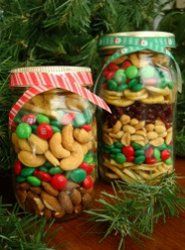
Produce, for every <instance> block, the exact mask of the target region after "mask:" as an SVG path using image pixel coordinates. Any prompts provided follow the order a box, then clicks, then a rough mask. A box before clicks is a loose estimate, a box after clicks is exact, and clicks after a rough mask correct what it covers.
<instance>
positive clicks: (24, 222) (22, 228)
mask: <svg viewBox="0 0 185 250" xmlns="http://www.w3.org/2000/svg"><path fill="white" fill-rule="evenodd" d="M0 216H1V220H0V246H1V249H2V250H5V249H8V250H20V249H24V250H54V249H55V248H54V247H60V249H61V247H62V245H61V243H60V244H58V246H56V245H55V246H53V247H48V246H47V244H46V242H47V239H48V238H53V239H54V237H55V235H56V234H55V235H53V236H51V234H50V232H49V231H48V230H49V229H46V227H47V228H48V226H47V224H46V220H45V219H43V218H42V219H40V218H37V217H36V216H34V217H33V216H31V215H27V214H23V213H20V212H19V210H18V207H17V206H15V207H14V208H12V207H11V206H9V205H4V204H2V201H0ZM51 225H52V222H51V223H50V226H49V228H50V227H51Z"/></svg>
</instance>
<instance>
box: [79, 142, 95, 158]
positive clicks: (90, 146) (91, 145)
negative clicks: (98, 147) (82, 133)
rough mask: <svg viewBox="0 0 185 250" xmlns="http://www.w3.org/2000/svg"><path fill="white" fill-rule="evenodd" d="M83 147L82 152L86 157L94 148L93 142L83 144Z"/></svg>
mask: <svg viewBox="0 0 185 250" xmlns="http://www.w3.org/2000/svg"><path fill="white" fill-rule="evenodd" d="M81 147H82V151H83V153H84V155H86V154H87V152H88V151H89V150H90V149H92V148H93V142H92V141H90V142H88V143H85V144H82V145H81Z"/></svg>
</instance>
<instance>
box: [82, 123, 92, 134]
mask: <svg viewBox="0 0 185 250" xmlns="http://www.w3.org/2000/svg"><path fill="white" fill-rule="evenodd" d="M82 128H83V129H85V130H86V131H87V132H89V131H91V130H92V127H91V125H90V124H85V125H83V126H82Z"/></svg>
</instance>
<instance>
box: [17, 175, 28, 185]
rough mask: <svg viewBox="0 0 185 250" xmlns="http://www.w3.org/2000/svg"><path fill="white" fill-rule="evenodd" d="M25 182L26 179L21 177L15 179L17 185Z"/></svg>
mask: <svg viewBox="0 0 185 250" xmlns="http://www.w3.org/2000/svg"><path fill="white" fill-rule="evenodd" d="M25 181H26V178H25V177H23V176H17V178H16V182H18V183H22V182H25Z"/></svg>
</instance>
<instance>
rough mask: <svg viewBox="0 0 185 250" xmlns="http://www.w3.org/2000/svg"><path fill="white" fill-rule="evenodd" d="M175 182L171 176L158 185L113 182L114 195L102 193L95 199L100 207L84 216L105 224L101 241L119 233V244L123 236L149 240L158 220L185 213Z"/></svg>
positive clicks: (182, 198)
mask: <svg viewBox="0 0 185 250" xmlns="http://www.w3.org/2000/svg"><path fill="white" fill-rule="evenodd" d="M176 179H177V177H176V176H175V174H174V173H172V174H171V175H168V176H165V177H164V178H163V179H162V180H161V182H160V184H159V185H158V186H148V185H147V184H141V183H135V184H126V183H124V182H122V181H117V182H115V183H114V184H113V185H114V190H116V192H115V191H114V193H113V194H112V195H110V194H109V193H107V192H102V193H101V198H100V199H99V200H97V202H98V204H99V205H100V208H98V209H92V210H90V211H87V213H88V214H90V215H91V220H92V221H95V222H97V223H100V224H102V223H103V224H106V225H107V228H108V229H107V230H106V233H105V235H104V238H106V237H107V236H108V235H109V234H111V233H112V232H118V233H119V234H120V238H121V242H124V238H125V237H126V236H130V237H132V238H133V237H136V239H137V238H138V237H139V236H145V237H149V236H150V235H151V234H152V233H153V231H154V226H155V224H156V223H157V222H158V220H159V219H160V218H161V219H162V220H163V221H164V223H165V221H166V217H168V216H178V215H179V213H181V212H184V211H185V198H184V197H183V196H182V193H181V190H180V188H179V187H178V186H177V184H176ZM121 244H122V243H120V246H121ZM120 246H119V247H120ZM120 249H121V248H120Z"/></svg>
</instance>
